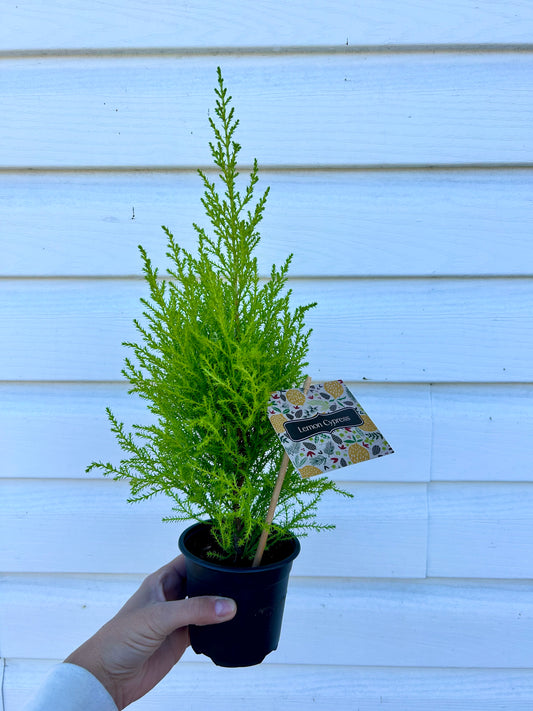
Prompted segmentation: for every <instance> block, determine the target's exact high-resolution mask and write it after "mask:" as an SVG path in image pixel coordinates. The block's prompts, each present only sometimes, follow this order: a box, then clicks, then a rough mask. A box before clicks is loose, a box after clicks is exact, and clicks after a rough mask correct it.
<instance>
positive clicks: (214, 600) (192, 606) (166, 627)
mask: <svg viewBox="0 0 533 711" xmlns="http://www.w3.org/2000/svg"><path fill="white" fill-rule="evenodd" d="M236 612H237V605H236V603H235V601H234V600H231V599H230V598H226V597H213V596H202V597H189V598H187V599H186V600H172V601H170V602H160V603H156V604H155V605H150V607H147V608H145V613H146V614H147V616H148V619H147V620H146V621H147V623H148V624H149V625H150V627H151V629H153V630H154V632H156V633H157V634H158V635H160V636H161V637H162V638H164V637H168V635H169V634H172V632H174V631H175V630H177V629H179V628H180V627H186V626H187V625H214V624H217V623H219V622H227V621H228V620H231V619H232V618H233V617H234V616H235V613H236Z"/></svg>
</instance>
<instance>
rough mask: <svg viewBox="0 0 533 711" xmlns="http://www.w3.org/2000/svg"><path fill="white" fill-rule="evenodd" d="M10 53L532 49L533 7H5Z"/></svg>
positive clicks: (84, 3) (519, 3)
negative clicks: (463, 45) (499, 46)
mask: <svg viewBox="0 0 533 711" xmlns="http://www.w3.org/2000/svg"><path fill="white" fill-rule="evenodd" d="M3 9H4V13H3V18H2V19H3V23H2V28H1V30H0V50H3V51H9V50H13V51H21V50H39V49H52V50H53V49H86V48H89V49H94V48H131V49H133V50H134V51H135V50H136V49H137V48H139V47H162V48H166V47H179V48H186V49H190V48H195V49H198V50H199V51H206V50H207V49H208V48H224V49H226V48H256V47H274V48H279V47H300V48H303V49H304V50H305V49H307V48H310V47H328V48H329V47H338V48H340V47H343V48H346V46H347V45H348V47H349V46H353V45H364V46H367V45H377V46H380V45H398V46H402V45H406V44H443V43H444V44H451V43H482V44H488V43H495V42H499V43H509V42H519V43H524V42H526V43H529V42H530V41H531V28H532V26H533V13H532V11H531V5H530V4H529V3H528V2H527V0H510V1H509V2H506V3H505V4H504V3H501V2H490V3H483V4H478V3H476V2H475V0H465V1H463V2H460V1H459V0H440V2H438V3H433V4H432V5H431V6H428V5H427V3H425V2H423V0H411V1H410V2H408V3H404V5H403V6H402V8H401V9H400V7H399V6H398V4H397V3H395V2H393V1H392V0H375V2H373V3H372V4H370V5H368V6H364V7H359V6H357V5H354V4H353V2H350V0H332V1H331V2H329V3H328V5H327V12H325V11H324V6H323V5H322V4H321V3H309V2H305V1H304V0H293V1H292V2H291V3H290V4H287V3H283V2H281V1H280V0H261V1H258V2H254V3H253V5H248V4H246V3H244V4H243V3H242V2H241V0H228V1H227V2H225V3H224V5H223V6H221V5H220V4H219V3H217V2H216V1H214V0H210V1H206V0H203V2H198V3H194V4H190V3H187V2H184V1H183V0H157V2H155V1H154V2H152V3H150V6H149V7H148V6H147V5H146V4H145V3H143V2H140V1H139V0H136V1H132V2H126V1H125V0H115V1H114V2H106V3H105V5H102V4H95V3H93V2H91V1H90V0H70V2H69V3H68V4H65V3H64V2H62V1H61V0H51V2H49V3H48V4H47V8H46V11H44V10H43V7H42V4H41V3H40V2H39V0H27V1H26V2H24V3H17V2H16V0H4V8H3Z"/></svg>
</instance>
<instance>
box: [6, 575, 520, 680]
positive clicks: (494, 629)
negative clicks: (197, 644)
mask: <svg viewBox="0 0 533 711" xmlns="http://www.w3.org/2000/svg"><path fill="white" fill-rule="evenodd" d="M139 583H140V578H139V577H134V576H126V577H124V578H119V577H116V576H114V577H112V578H111V579H109V577H104V576H65V575H56V576H51V575H43V576H37V575H21V576H17V575H9V576H5V577H4V580H3V584H2V590H3V592H2V597H3V600H4V601H5V600H8V601H9V605H10V609H9V614H5V615H4V616H3V619H2V631H1V634H0V642H1V644H2V650H3V654H4V655H5V656H6V657H8V658H16V657H19V658H24V659H32V660H36V659H44V658H47V659H49V658H53V659H55V658H57V659H61V658H64V657H65V656H66V655H67V654H68V653H69V651H70V650H72V649H74V648H75V647H77V646H78V645H79V644H81V643H82V642H83V641H84V640H85V639H87V637H89V636H90V635H91V634H93V633H94V631H95V630H96V629H98V628H99V627H100V626H101V625H102V624H104V623H105V622H106V621H107V620H108V619H109V618H110V617H111V616H112V615H113V614H114V613H115V612H116V610H117V609H118V608H119V607H120V606H121V605H122V604H123V603H124V602H125V600H126V599H127V598H128V597H129V596H130V595H131V594H132V593H133V592H134V590H135V589H136V587H137V585H138V584H139ZM532 593H533V584H532V583H531V581H528V582H517V581H502V582H501V583H498V584H495V583H494V582H490V581H479V582H466V583H465V582H464V581H462V580H432V581H428V580H425V581H424V580H423V581H416V582H415V581H405V580H383V581H378V580H350V579H346V578H343V579H340V578H332V579H329V580H325V581H324V580H317V579H316V578H315V579H313V578H300V577H298V576H297V575H293V576H292V577H291V582H290V586H289V592H288V595H287V601H286V608H285V617H284V623H283V632H282V638H281V644H280V647H279V649H278V650H277V651H276V652H275V653H273V654H271V655H270V656H269V657H268V658H267V659H266V660H265V665H266V664H268V665H269V666H270V665H276V664H291V665H299V664H309V665H321V666H324V667H327V666H330V667H331V666H339V667H342V666H355V667H356V666H361V667H365V666H366V667H394V666H398V658H399V657H401V661H402V664H401V666H403V667H420V668H430V667H435V668H457V667H470V668H479V669H483V668H485V669H489V668H490V669H498V668H501V669H513V668H516V667H524V666H532V665H533V648H532V646H531V644H530V640H531V636H532V634H533V596H532ZM489 616H490V624H488V623H487V620H488V617H489ZM24 625H27V626H28V628H29V629H32V630H33V634H32V635H31V637H29V636H24V637H22V636H21V635H20V629H21V627H23V626H24ZM331 630H336V631H337V632H336V633H335V634H333V635H332V634H331ZM184 659H185V661H197V662H201V663H205V664H209V661H208V660H207V659H206V658H204V657H198V656H196V655H195V654H194V652H193V651H192V650H188V651H187V653H186V656H185V657H184Z"/></svg>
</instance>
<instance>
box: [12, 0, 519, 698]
mask: <svg viewBox="0 0 533 711" xmlns="http://www.w3.org/2000/svg"><path fill="white" fill-rule="evenodd" d="M5 10H6V11H5V12H4V13H3V16H2V23H1V24H2V26H1V27H0V62H1V64H0V68H1V70H2V71H1V73H0V74H1V79H0V84H1V91H2V98H3V105H2V112H1V115H0V135H1V136H2V141H1V142H0V169H3V170H0V239H1V240H2V248H3V249H2V255H3V257H2V264H1V265H0V277H2V278H1V279H0V343H1V344H2V348H1V349H0V381H1V382H0V448H1V451H2V456H1V457H0V501H1V503H2V517H1V518H0V571H3V574H0V655H1V656H2V657H4V658H7V666H6V669H5V679H4V684H3V704H4V707H5V711H16V709H19V708H20V707H21V705H22V702H23V700H24V699H25V698H26V697H27V695H28V693H29V692H30V691H31V690H32V689H33V688H35V686H36V685H37V684H38V682H39V680H40V679H41V678H42V675H43V674H44V673H45V671H46V669H47V668H48V667H49V666H50V664H51V663H52V662H53V660H54V659H61V658H62V657H63V656H64V655H65V654H66V653H68V652H69V651H70V650H71V649H72V647H73V646H75V645H76V644H77V643H78V642H79V641H81V640H82V639H84V638H85V637H86V636H87V635H89V634H90V633H91V632H92V631H93V630H94V629H95V628H96V627H97V626H98V625H99V624H101V622H103V621H104V620H106V619H107V618H108V617H109V616H110V615H111V614H113V612H114V611H115V610H116V609H117V607H118V606H119V605H120V604H121V602H122V601H123V600H124V599H125V597H127V595H128V594H129V593H130V591H131V590H133V589H134V587H135V586H136V584H137V583H138V581H139V579H140V576H141V575H143V574H145V573H147V572H149V571H150V570H152V569H154V568H155V567H157V566H159V565H161V564H162V563H164V562H166V561H167V560H168V559H169V558H171V557H173V556H174V555H175V553H176V541H177V537H178V534H179V531H180V530H181V528H182V527H180V526H173V525H168V524H167V525H164V524H162V523H161V522H160V518H161V516H162V515H163V514H166V513H167V512H168V510H169V502H167V501H165V500H163V499H156V500H154V501H151V502H148V503H145V504H137V505H135V506H128V505H127V504H126V502H125V499H126V496H127V486H126V485H125V484H124V483H116V482H112V481H108V480H105V479H102V478H99V476H98V474H93V475H92V476H91V477H89V476H87V475H85V474H84V468H85V466H86V464H87V463H88V462H89V461H91V460H92V459H94V458H103V459H108V458H110V459H114V460H116V459H117V458H118V456H119V452H118V451H117V447H116V444H115V443H114V441H113V439H112V437H111V435H110V434H109V432H108V428H107V423H106V420H105V415H104V411H103V410H104V407H105V405H107V404H110V405H112V406H113V408H114V409H115V410H116V411H117V413H118V414H119V415H124V418H125V419H126V421H128V422H131V421H132V420H136V419H138V418H139V417H140V416H141V417H142V415H141V414H140V409H139V406H138V404H137V403H135V402H134V401H131V398H129V397H128V396H127V395H126V385H125V384H124V383H123V382H122V381H121V375H120V368H121V365H122V358H123V355H124V351H123V349H122V348H121V346H120V343H121V341H123V340H125V339H127V338H129V337H130V336H131V320H132V318H133V316H134V315H135V314H136V313H138V309H139V305H138V297H139V296H140V295H141V293H142V292H143V286H142V284H141V282H140V280H139V278H138V277H139V268H140V263H139V259H138V254H137V249H136V245H137V244H138V243H139V242H140V243H142V244H144V245H145V246H146V247H148V249H149V251H150V253H151V255H152V256H153V257H154V261H155V262H156V263H160V262H161V261H162V259H161V257H162V254H163V252H164V246H163V239H162V237H163V236H162V233H161V230H160V227H159V226H160V224H161V223H164V224H167V225H168V226H169V227H171V228H172V229H173V231H174V233H175V235H176V237H177V238H178V241H180V242H181V243H182V244H184V246H186V247H191V246H192V240H193V238H194V234H193V232H192V230H191V227H190V225H191V222H192V221H193V220H194V221H199V222H203V220H202V217H201V215H202V210H201V209H200V205H199V197H200V192H201V184H200V181H199V179H198V177H197V176H196V175H194V173H193V169H194V168H195V167H196V166H198V165H204V166H208V165H209V164H210V156H209V154H208V151H207V140H208V138H210V136H209V133H208V126H207V111H208V108H209V107H210V106H212V99H213V92H212V88H213V84H214V78H215V67H216V65H218V64H220V65H221V66H222V68H223V71H224V76H225V77H226V80H227V83H228V86H229V88H230V91H231V93H232V94H233V96H234V97H235V104H236V108H237V112H238V116H239V118H240V119H241V129H240V133H239V136H238V139H239V141H240V142H241V143H242V144H243V152H242V163H243V165H247V164H250V163H251V160H252V158H253V157H255V156H257V158H258V159H259V162H260V165H263V166H267V168H268V170H266V171H265V170H263V172H262V181H261V182H262V184H263V185H268V184H270V185H271V196H270V199H269V202H268V205H267V212H266V215H265V220H264V222H263V224H262V234H263V244H262V246H261V251H260V254H259V257H260V265H261V270H262V273H263V274H267V271H268V268H269V266H270V264H271V263H272V262H276V263H279V262H280V260H281V259H282V258H283V257H284V255H285V254H287V253H288V252H291V251H292V252H294V255H295V256H294V261H293V265H292V270H291V275H292V276H293V281H292V282H291V285H292V286H293V287H294V292H295V298H296V300H298V301H306V300H311V299H312V300H314V299H315V298H316V299H317V300H318V301H319V303H320V306H319V308H318V309H316V311H315V313H314V314H313V315H312V317H311V318H310V319H309V321H310V325H312V326H314V328H315V331H314V334H313V337H312V344H313V345H312V353H311V366H310V371H311V373H312V375H313V377H314V378H315V380H322V379H325V378H330V377H331V378H338V377H342V378H344V379H345V380H348V381H351V384H352V387H353V390H354V392H355V393H356V394H357V396H358V397H359V399H360V400H361V402H362V404H363V405H364V406H365V407H367V409H368V411H369V412H370V413H371V415H372V416H373V418H374V419H375V420H376V421H377V422H378V424H379V425H380V427H381V428H382V429H383V431H384V432H385V434H386V436H387V437H388V438H389V439H390V441H391V444H392V445H393V446H394V448H395V449H396V451H397V453H396V454H394V455H393V456H391V457H384V458H382V459H380V460H377V461H373V462H368V463H366V464H362V465H358V466H357V467H351V468H347V469H344V470H342V471H341V472H339V480H341V481H342V482H343V483H344V484H345V485H346V486H347V487H348V488H349V489H350V490H351V491H353V492H354V493H355V495H356V498H355V499H354V500H350V501H343V500H341V499H333V498H332V499H328V500H326V501H325V502H324V505H323V506H321V509H320V515H321V517H322V518H323V519H324V520H328V521H332V522H334V523H337V525H338V528H337V530H336V531H335V532H332V533H327V534H322V535H320V536H312V537H310V538H308V539H304V540H303V542H302V543H303V550H302V553H301V555H300V557H299V558H298V560H297V561H296V562H295V565H294V575H293V577H292V579H291V586H290V590H289V597H288V601H287V610H286V614H285V621H284V628H283V633H282V640H281V645H280V649H279V650H278V651H277V652H276V653H275V654H274V655H272V657H269V658H268V660H267V661H266V663H265V664H264V665H263V666H262V667H260V668H257V669H250V670H233V671H232V672H231V674H230V673H228V671H227V670H220V669H217V668H215V667H213V666H212V665H210V664H208V663H206V662H205V660H203V659H200V658H198V657H196V656H195V655H194V654H192V652H188V653H187V656H186V661H185V662H184V663H183V664H182V665H178V667H177V668H176V669H174V670H173V672H172V673H171V674H170V676H169V677H168V679H167V680H166V681H165V682H164V683H163V684H162V685H161V686H159V687H158V688H157V689H155V690H154V691H153V692H152V693H150V694H149V695H148V696H147V697H145V699H143V700H141V701H139V702H138V703H137V704H135V705H134V707H132V708H138V709H152V708H157V709H158V710H159V711H163V710H164V709H167V708H168V709H174V708H175V706H176V699H179V698H186V699H187V703H188V706H189V707H190V708H191V709H192V710H193V711H194V709H200V708H201V709H202V711H205V710H206V709H210V708H215V707H216V708H217V709H220V708H222V709H225V708H227V709H230V708H231V709H232V710H233V709H241V708H242V709H249V708H250V707H253V708H254V709H255V708H257V709H259V710H260V711H266V710H267V709H269V710H270V709H274V708H276V709H277V708H280V707H282V708H286V709H290V710H291V711H296V709H298V710H300V709H302V710H303V709H304V708H305V709H306V710H307V709H308V708H310V707H314V708H317V709H321V710H323V711H331V709H333V708H335V709H343V710H344V709H346V710H348V709H349V710H350V711H353V709H360V710H362V711H371V710H372V711H377V710H378V709H381V708H388V709H391V710H393V711H426V710H429V709H431V711H450V710H451V709H457V710H460V711H467V710H468V711H478V710H479V711H481V710H483V711H502V710H503V711H506V710H507V709H508V710H509V711H525V710H526V709H527V710H528V711H529V710H530V709H531V707H532V706H533V676H532V673H531V669H532V668H533V660H532V659H531V649H532V647H531V644H530V639H531V633H532V631H533V630H532V629H531V625H532V619H533V614H532V610H531V592H532V589H531V580H532V579H533V575H532V574H531V565H530V561H531V558H532V553H533V537H532V534H531V531H532V530H533V526H532V523H533V522H532V520H531V519H532V516H533V514H532V513H531V511H533V506H532V503H533V501H532V497H533V467H532V466H531V461H532V454H533V449H532V448H533V444H532V443H531V439H532V438H531V437H530V430H531V423H532V419H533V404H532V403H533V398H532V394H533V393H532V388H533V385H532V384H531V383H532V378H531V366H530V361H531V358H530V353H531V346H532V340H533V322H532V320H531V313H532V306H533V304H532V294H533V289H532V285H533V282H532V280H531V276H533V272H532V268H531V265H532V264H533V246H532V245H533V242H532V241H531V239H530V232H531V223H532V215H533V210H532V207H533V201H532V198H531V194H532V193H531V188H532V172H531V170H530V166H531V165H532V160H533V159H532V155H533V142H532V139H531V136H532V133H531V118H532V106H533V102H532V95H533V79H532V78H533V71H532V70H533V65H532V62H533V54H532V53H531V52H530V51H527V46H529V47H531V44H530V43H531V37H532V33H531V29H532V27H533V10H532V6H531V4H530V3H529V2H526V1H525V0H515V1H512V0H510V1H509V2H506V3H503V2H486V3H481V4H480V3H478V2H474V0H466V1H464V2H463V1H460V0H440V1H439V2H437V3H433V4H428V3H426V2H423V1H422V0H411V1H410V2H408V3H404V4H403V5H401V6H400V5H398V4H397V3H393V2H391V0H376V2H373V3H372V4H371V5H368V7H364V8H363V9H361V8H360V7H356V6H354V4H353V3H351V2H347V1H346V0H333V2H331V3H328V5H327V10H326V6H324V7H321V6H319V4H314V3H311V4H310V3H302V2H301V0H295V2H293V3H290V4H289V5H287V4H286V3H285V4H283V5H282V4H281V3H280V2H279V1H273V0H271V1H268V0H265V1H263V0H261V1H260V2H257V3H255V4H254V5H253V7H252V5H246V4H243V3H241V2H237V1H236V0H235V1H234V0H229V2H227V3H225V4H224V8H223V9H222V5H220V4H219V3H216V2H213V1H212V0H205V1H204V2H200V3H195V4H193V5H191V4H190V3H184V2H181V0H177V1H176V2H174V0H172V2H168V1H167V0H155V2H154V3H152V4H150V6H149V7H148V6H147V5H146V4H145V3H141V2H138V1H137V0H133V2H128V3H125V2H124V1H123V0H108V1H107V2H105V3H96V4H95V3H93V2H89V1H88V0H73V2H71V3H68V4H66V3H64V2H61V1H60V0H51V2H50V3H48V4H47V6H46V10H43V8H42V7H41V3H39V2H38V1H37V0H28V2H25V3H17V2H15V1H14V0H8V2H7V4H6V7H5ZM367 49H368V51H366V50H367ZM484 49H485V50H487V51H484ZM71 50H72V51H71ZM115 50H116V51H115ZM93 168H94V169H95V170H93ZM41 169H44V170H41ZM48 169H51V170H48ZM137 169H140V170H137ZM20 277H23V278H20ZM43 277H44V278H43ZM101 277H104V278H103V279H102V278H101ZM124 277H127V278H124ZM358 277H359V278H358ZM428 576H429V577H428ZM0 661H1V660H0ZM0 697H2V694H0ZM0 708H2V704H1V703H0ZM2 711H4V709H3V710H2Z"/></svg>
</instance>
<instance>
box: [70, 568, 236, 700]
mask: <svg viewBox="0 0 533 711" xmlns="http://www.w3.org/2000/svg"><path fill="white" fill-rule="evenodd" d="M184 596H185V559H184V558H183V556H179V557H178V558H176V559H175V560H173V561H172V562H171V563H168V565H165V566H164V567H163V568H160V569H159V570H158V571H156V572H155V573H152V574H151V575H149V576H148V577H147V578H146V579H145V580H144V582H143V583H142V585H141V587H140V588H139V589H138V590H137V592H136V593H134V595H133V596H132V597H131V598H130V599H129V600H128V601H127V602H126V604H125V605H124V607H122V608H121V609H120V610H119V612H118V613H117V614H116V616H115V617H113V619H112V620H110V621H109V622H108V623H107V624H105V625H104V626H103V627H102V629H100V630H99V631H98V632H97V633H96V634H95V635H94V636H93V637H91V638H90V639H88V640H87V641H86V642H85V643H84V644H82V645H81V647H79V648H78V649H77V650H76V651H75V652H72V654H71V655H70V656H68V657H67V658H66V659H65V662H69V663H71V664H77V665H78V666H80V667H84V668H85V669H88V670H89V671H90V672H91V673H92V674H93V675H94V676H95V677H96V678H97V679H98V680H99V681H100V682H101V683H102V684H103V685H104V686H105V687H106V689H107V690H108V691H109V693H110V694H111V696H112V697H113V699H114V701H115V703H116V705H117V706H118V708H119V709H123V708H124V707H125V706H127V705H128V704H131V703H133V701H135V700H136V699H139V698H140V697H141V696H144V694H146V693H147V692H148V691H150V689H152V688H153V687H154V686H155V685H156V684H157V683H159V682H160V681H161V679H162V678H163V677H164V676H165V675H166V674H167V673H168V672H169V671H170V669H172V667H173V666H174V664H175V663H176V662H177V661H178V659H180V657H181V656H182V654H183V652H184V651H185V650H186V648H187V646H188V645H189V630H188V625H190V624H193V625H211V624H215V623H218V622H225V621H227V620H230V619H231V618H232V617H234V615H235V612H236V605H235V602H234V601H233V600H229V599H227V598H216V597H193V598H188V599H186V600H184V599H183V598H184Z"/></svg>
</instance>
